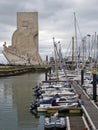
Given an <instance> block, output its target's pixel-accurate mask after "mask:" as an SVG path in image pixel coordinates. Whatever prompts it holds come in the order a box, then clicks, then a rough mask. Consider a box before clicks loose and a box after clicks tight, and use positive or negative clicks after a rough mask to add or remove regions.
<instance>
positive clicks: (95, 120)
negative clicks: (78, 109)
mask: <svg viewBox="0 0 98 130" xmlns="http://www.w3.org/2000/svg"><path fill="white" fill-rule="evenodd" d="M73 87H74V88H75V90H76V92H77V93H81V94H82V97H81V98H82V100H83V101H84V105H82V109H83V112H84V116H85V118H86V121H87V123H88V125H89V128H90V130H98V106H96V104H95V103H94V101H92V100H90V98H89V97H88V95H87V94H86V93H85V91H84V90H83V88H82V87H81V86H80V85H79V84H77V83H76V82H73Z"/></svg>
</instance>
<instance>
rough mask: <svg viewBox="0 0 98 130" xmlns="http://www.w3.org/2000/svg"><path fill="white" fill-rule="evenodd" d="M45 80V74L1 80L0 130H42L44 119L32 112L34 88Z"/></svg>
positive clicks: (25, 75)
mask: <svg viewBox="0 0 98 130" xmlns="http://www.w3.org/2000/svg"><path fill="white" fill-rule="evenodd" d="M41 80H44V74H41V73H40V74H39V73H35V74H32V73H31V74H24V75H20V76H12V77H5V78H1V79H0V130H13V129H14V130H22V129H23V130H28V129H29V130H34V129H35V130H40V129H41V127H42V128H43V126H42V125H41V124H42V118H43V116H41V117H40V118H38V117H37V118H35V116H33V115H32V114H31V113H30V111H29V108H30V104H31V102H32V101H33V99H34V97H33V90H32V88H33V87H34V86H35V85H36V83H38V82H40V81H41Z"/></svg>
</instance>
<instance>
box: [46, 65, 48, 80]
mask: <svg viewBox="0 0 98 130" xmlns="http://www.w3.org/2000/svg"><path fill="white" fill-rule="evenodd" d="M45 69H46V71H45V80H46V81H47V72H48V71H47V68H45Z"/></svg>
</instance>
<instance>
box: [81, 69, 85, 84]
mask: <svg viewBox="0 0 98 130" xmlns="http://www.w3.org/2000/svg"><path fill="white" fill-rule="evenodd" d="M83 83H84V70H83V68H82V69H81V86H82V85H83Z"/></svg>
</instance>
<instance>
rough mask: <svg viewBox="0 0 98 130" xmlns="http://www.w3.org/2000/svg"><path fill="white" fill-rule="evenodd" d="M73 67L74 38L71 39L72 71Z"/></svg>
mask: <svg viewBox="0 0 98 130" xmlns="http://www.w3.org/2000/svg"><path fill="white" fill-rule="evenodd" d="M73 66H74V37H72V69H73Z"/></svg>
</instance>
